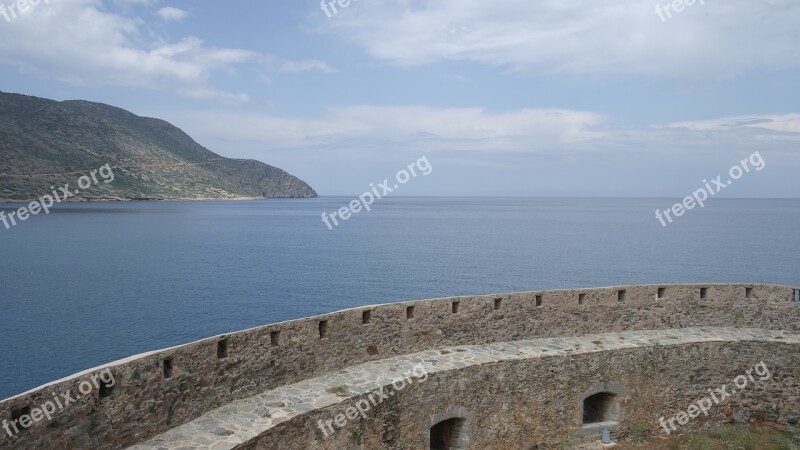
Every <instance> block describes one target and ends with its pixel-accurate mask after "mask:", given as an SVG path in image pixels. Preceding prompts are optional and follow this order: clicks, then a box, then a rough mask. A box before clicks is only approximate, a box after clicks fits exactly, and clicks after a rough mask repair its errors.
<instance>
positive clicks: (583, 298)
mask: <svg viewBox="0 0 800 450" xmlns="http://www.w3.org/2000/svg"><path fill="white" fill-rule="evenodd" d="M585 301H586V294H578V304H579V305H582V304H583V302H585Z"/></svg>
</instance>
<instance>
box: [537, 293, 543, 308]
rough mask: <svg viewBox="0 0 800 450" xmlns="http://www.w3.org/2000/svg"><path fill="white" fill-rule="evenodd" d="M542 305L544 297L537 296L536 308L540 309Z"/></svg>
mask: <svg viewBox="0 0 800 450" xmlns="http://www.w3.org/2000/svg"><path fill="white" fill-rule="evenodd" d="M542 303H543V301H542V296H541V295H537V296H536V307H537V308H538V307H540V306H542Z"/></svg>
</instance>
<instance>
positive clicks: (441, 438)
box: [431, 418, 469, 450]
mask: <svg viewBox="0 0 800 450" xmlns="http://www.w3.org/2000/svg"><path fill="white" fill-rule="evenodd" d="M467 445H469V436H467V427H466V420H464V419H459V418H456V419H448V420H445V421H443V422H439V423H437V424H436V425H434V426H433V427H431V450H461V449H466V448H467Z"/></svg>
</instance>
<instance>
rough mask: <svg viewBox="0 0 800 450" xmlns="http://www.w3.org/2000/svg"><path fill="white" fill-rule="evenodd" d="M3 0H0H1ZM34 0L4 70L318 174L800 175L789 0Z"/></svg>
mask: <svg viewBox="0 0 800 450" xmlns="http://www.w3.org/2000/svg"><path fill="white" fill-rule="evenodd" d="M3 2H5V3H4V6H5V7H6V9H7V10H8V8H9V7H10V5H11V4H12V2H11V1H10V0H0V3H3ZM666 4H667V2H666V1H664V2H659V1H630V0H605V1H601V2H598V1H596V0H574V1H570V2H563V1H555V0H553V1H550V0H548V1H531V0H504V1H499V2H487V1H485V0H431V1H418V0H395V1H388V0H358V1H354V2H351V4H350V5H349V6H347V7H346V8H340V7H337V9H338V13H336V14H335V15H333V16H332V17H328V16H327V14H326V13H325V12H324V11H323V10H322V9H321V7H320V3H319V2H318V1H305V0H291V1H273V0H266V1H265V0H258V1H250V0H242V1H237V2H221V1H199V0H198V1H177V0H176V1H165V0H110V1H102V0H49V3H44V0H42V2H41V3H40V4H38V5H37V6H34V7H31V8H28V10H27V11H25V12H24V13H22V14H19V15H18V16H17V17H13V15H11V17H10V18H11V20H6V19H5V18H4V17H3V16H2V15H0V90H2V91H4V92H19V93H24V94H29V95H36V96H41V97H48V98H54V99H58V100H66V99H86V100H92V101H98V102H103V103H109V104H112V105H115V106H119V107H122V108H125V109H128V110H130V111H132V112H134V113H137V114H140V115H146V116H153V117H159V118H162V119H165V120H168V121H170V122H171V123H173V124H175V125H176V126H178V127H180V128H181V129H183V130H184V131H186V132H187V133H189V134H190V135H191V136H192V137H194V138H195V139H196V140H197V141H198V142H200V143H201V144H203V145H205V146H206V147H208V148H209V149H211V150H213V151H215V152H217V153H220V154H222V155H225V156H230V157H239V158H255V159H258V160H261V161H264V162H266V163H269V164H273V165H276V166H278V167H281V168H283V169H285V170H287V171H289V172H290V173H293V174H295V175H297V176H299V177H301V178H303V179H304V180H306V181H308V182H309V183H310V184H311V185H312V186H314V187H315V188H316V189H317V190H318V191H319V192H320V193H321V194H323V195H340V194H341V195H352V194H358V193H361V192H363V191H365V190H367V189H368V187H369V183H370V182H378V181H382V180H383V179H384V178H389V177H392V176H393V175H394V173H395V172H396V171H398V170H400V169H402V168H403V167H405V166H407V165H408V164H409V163H411V162H413V161H416V160H417V159H418V158H420V157H421V156H423V155H425V156H427V158H428V159H429V161H430V162H431V164H432V166H433V168H434V170H433V173H432V174H431V175H430V176H427V177H423V178H419V179H415V180H414V181H413V182H411V183H408V184H407V185H404V186H403V192H402V195H463V196H476V195H511V196H518V195H519V196H623V197H649V196H659V197H683V196H685V195H688V194H689V193H690V192H692V191H693V190H695V189H697V188H698V186H699V185H700V182H701V180H703V179H707V178H713V177H715V176H716V175H718V174H725V173H727V170H728V168H729V167H731V166H733V165H735V164H737V163H738V162H739V161H740V160H742V159H743V158H745V157H747V156H748V155H749V154H751V153H752V152H754V151H759V152H760V153H761V154H762V155H763V156H764V160H765V161H766V168H765V170H763V171H760V172H757V173H753V174H748V176H747V177H745V178H743V179H742V180H741V181H738V182H737V183H736V185H735V186H732V187H731V188H730V189H726V191H725V192H724V193H723V194H722V195H726V196H729V197H798V196H800V187H798V186H800V184H798V183H797V179H798V171H799V169H800V151H799V147H798V144H800V89H798V82H799V81H800V70H798V65H799V63H800V46H798V45H797V42H800V27H798V26H797V24H798V23H800V3H798V2H796V1H794V0H761V1H744V0H726V1H725V2H722V1H719V0H705V1H704V3H703V4H701V3H699V2H695V3H694V5H692V6H686V7H685V8H684V9H683V10H682V11H680V12H673V13H672V17H671V18H668V19H667V20H662V19H661V17H660V16H659V15H658V14H657V13H656V5H660V6H662V8H663V7H664V6H665V5H666Z"/></svg>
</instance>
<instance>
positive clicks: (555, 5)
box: [319, 0, 800, 77]
mask: <svg viewBox="0 0 800 450" xmlns="http://www.w3.org/2000/svg"><path fill="white" fill-rule="evenodd" d="M658 3H659V0H608V1H603V2H597V1H594V0H574V1H568V2H564V1H559V0H546V1H535V2H532V1H529V0H507V1H503V2H488V1H485V0H432V1H422V0H404V1H399V2H398V1H393V0H371V1H369V2H359V3H357V4H355V5H353V6H351V7H350V8H348V9H347V10H344V11H340V13H339V14H338V15H337V16H336V17H334V18H333V19H331V20H327V19H326V20H321V21H320V25H319V29H320V30H322V31H323V32H326V33H330V34H331V35H335V36H338V37H340V38H341V39H351V40H353V41H354V42H355V43H356V44H358V45H359V46H361V47H362V48H363V49H364V50H365V51H366V52H367V53H368V54H370V55H372V56H373V57H375V58H378V59H380V60H383V61H386V62H388V63H390V64H395V65H399V66H413V65H422V64H434V63H437V62H442V61H473V62H478V63H482V64H489V65H493V66H505V67H509V68H512V69H514V70H519V71H525V72H538V73H594V72H601V73H626V74H656V75H666V76H692V77H695V76H706V75H725V76H727V75H733V74H737V73H741V72H743V71H747V70H751V69H774V68H784V67H797V66H798V63H800V47H798V46H797V45H796V43H797V41H798V40H800V28H798V27H797V24H798V23H800V3H798V2H796V1H794V0H761V1H751V0H725V1H724V2H723V1H713V2H712V1H710V0H709V1H706V2H704V4H700V3H699V2H698V3H695V5H694V6H691V7H686V8H685V9H684V10H683V11H681V12H680V13H674V14H673V16H672V18H671V19H669V20H667V21H665V22H662V20H661V19H660V18H659V15H658V14H657V13H656V11H655V6H656V4H658ZM660 3H662V4H663V5H667V4H669V3H671V2H668V1H666V0H664V1H661V2H660Z"/></svg>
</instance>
